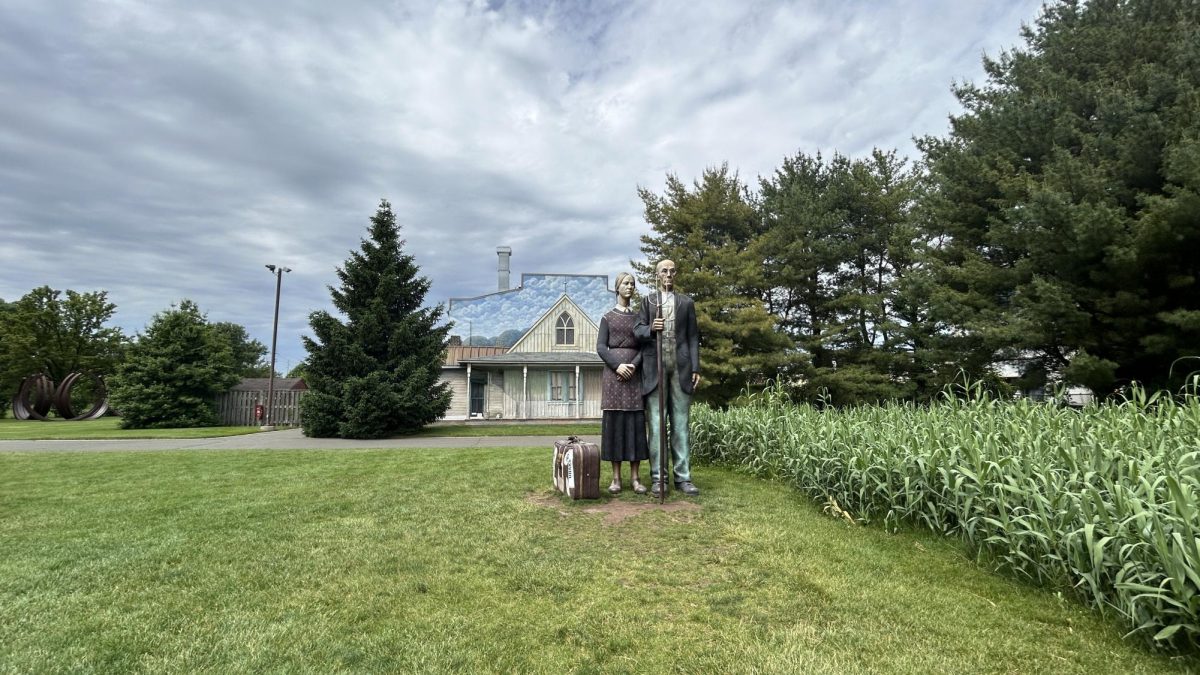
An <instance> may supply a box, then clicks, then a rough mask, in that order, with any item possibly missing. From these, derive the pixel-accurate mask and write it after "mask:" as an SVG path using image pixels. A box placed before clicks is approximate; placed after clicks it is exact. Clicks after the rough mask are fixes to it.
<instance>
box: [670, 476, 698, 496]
mask: <svg viewBox="0 0 1200 675" xmlns="http://www.w3.org/2000/svg"><path fill="white" fill-rule="evenodd" d="M675 489H676V490H679V491H680V492H682V493H683V494H685V495H687V496H689V497H695V496H696V495H698V494H700V488H698V487H696V486H695V485H692V481H690V480H684V481H680V482H678V483H676V484H675Z"/></svg>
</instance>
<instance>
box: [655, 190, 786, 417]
mask: <svg viewBox="0 0 1200 675" xmlns="http://www.w3.org/2000/svg"><path fill="white" fill-rule="evenodd" d="M638 194H639V196H640V197H641V198H642V202H643V203H644V204H645V214H646V221H647V222H648V223H650V225H651V226H652V228H653V230H654V232H655V235H654V236H651V235H643V236H642V247H641V248H642V252H643V253H645V254H646V257H647V262H644V263H638V262H634V263H633V266H634V268H635V269H636V270H637V272H638V273H639V276H640V277H641V279H642V282H643V283H644V284H646V285H647V289H653V288H654V283H655V282H654V265H655V264H656V263H657V262H658V261H659V260H662V259H664V258H667V259H670V260H673V261H675V266H676V269H677V270H679V282H678V283H679V290H680V292H682V293H685V294H687V295H690V296H691V297H692V299H693V300H695V303H696V320H697V323H698V324H699V327H700V364H701V378H702V381H701V387H700V389H699V390H698V391H697V393H696V397H697V400H701V401H706V402H709V403H714V404H717V405H721V404H724V403H727V402H729V401H731V400H732V399H734V398H735V397H737V396H738V395H739V394H740V393H741V392H742V390H743V389H745V388H746V387H747V386H756V387H757V386H762V385H763V384H765V383H767V382H768V381H770V380H772V379H774V378H775V377H777V376H778V374H779V372H780V370H781V368H784V367H785V366H786V365H787V363H788V360H789V359H790V358H793V357H794V356H795V354H794V352H791V351H789V350H790V347H791V341H790V340H789V339H788V338H787V337H786V336H785V335H784V334H783V333H781V332H780V331H779V330H778V329H777V320H776V318H775V316H773V315H772V314H771V313H770V312H768V311H767V308H766V306H765V304H764V301H763V298H764V294H765V293H766V290H767V288H768V286H769V284H768V283H767V282H766V280H765V278H764V277H763V266H762V264H761V260H759V259H758V258H757V257H756V255H757V254H756V252H755V250H754V245H755V241H756V240H757V237H758V236H759V235H760V234H761V228H762V221H761V218H760V217H759V214H758V212H757V210H756V209H755V208H754V206H753V205H752V204H751V203H750V199H749V196H748V194H747V191H746V187H745V185H743V184H742V182H741V181H740V180H739V179H738V177H737V174H736V173H732V172H730V171H729V168H728V167H727V166H722V167H720V168H718V169H707V170H705V172H704V174H703V176H702V177H701V178H700V180H698V181H696V182H695V184H694V185H693V186H692V189H690V190H689V189H688V186H686V185H685V184H684V183H683V182H682V181H680V180H679V179H678V178H677V177H676V176H668V177H667V186H666V194H664V195H663V196H659V195H656V194H654V193H653V192H651V191H649V190H646V189H640V190H639V191H638Z"/></svg>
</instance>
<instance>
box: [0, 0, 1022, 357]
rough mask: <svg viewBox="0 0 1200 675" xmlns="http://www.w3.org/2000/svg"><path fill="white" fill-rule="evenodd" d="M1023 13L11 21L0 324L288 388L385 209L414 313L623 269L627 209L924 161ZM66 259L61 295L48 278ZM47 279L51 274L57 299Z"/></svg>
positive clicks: (66, 7) (1010, 40) (617, 7)
mask: <svg viewBox="0 0 1200 675" xmlns="http://www.w3.org/2000/svg"><path fill="white" fill-rule="evenodd" d="M1038 6H1039V2H1038V1H1037V0H1022V1H1021V2H1013V3H997V4H982V5H981V4H978V3H955V2H950V0H939V1H938V2H933V3H915V4H914V3H900V2H895V1H893V2H881V3H869V4H868V3H841V2H836V3H835V2H805V3H792V2H769V1H763V2H753V3H699V4H697V3H687V2H682V1H679V2H667V3H662V2H654V3H650V2H636V3H627V2H617V1H615V0H614V1H612V2H595V3H578V2H567V1H562V2H533V1H530V2H517V1H509V2H496V1H493V2H488V3H480V2H448V3H436V4H435V3H426V2H418V1H415V0H414V1H412V2H398V3H388V4H381V3H376V2H370V1H368V0H361V1H355V2H353V3H347V2H339V3H322V2H305V1H302V0H288V1H286V2H276V3H253V2H244V1H235V0H218V1H213V2H205V3H201V4H197V3H185V2H180V1H178V0H174V1H167V2H162V3H156V4H109V3H105V4H100V3H86V2H77V3H24V4H19V5H18V6H16V7H13V6H7V7H4V8H0V63H4V67H3V68H2V69H0V96H3V98H4V100H5V105H4V106H0V236H2V237H3V245H0V297H3V298H5V299H10V298H15V297H18V296H20V295H21V294H23V293H25V292H27V291H28V290H29V289H31V288H33V287H35V286H37V285H39V284H41V283H46V284H49V285H51V286H54V287H56V288H76V289H79V290H91V289H97V288H104V289H108V290H109V294H110V298H111V299H112V301H113V302H115V303H116V304H117V305H118V316H117V320H118V322H119V323H120V324H121V325H122V327H123V328H125V329H126V330H127V331H129V332H133V331H136V330H138V329H140V328H141V327H143V326H144V325H145V323H146V322H147V321H148V320H149V319H150V317H151V316H152V315H153V314H154V313H155V312H158V311H161V310H163V309H165V308H166V307H168V306H169V305H170V304H172V303H177V302H178V301H179V300H180V299H182V298H185V297H187V298H191V299H193V300H195V301H196V302H197V303H199V304H200V306H201V308H202V309H204V310H205V311H207V312H208V313H209V316H210V318H212V319H214V320H221V321H236V322H238V323H242V324H244V325H246V327H247V329H248V330H249V331H250V333H251V335H253V336H254V337H256V338H258V339H260V340H262V341H263V342H264V343H268V342H269V340H270V327H271V315H272V309H273V307H272V305H273V300H274V298H273V291H274V281H273V278H272V277H271V276H270V275H269V274H268V273H267V271H266V270H264V269H263V267H262V266H263V264H265V263H279V264H285V265H288V266H290V267H292V268H293V270H294V271H293V272H292V273H291V274H289V275H287V276H286V277H285V278H284V287H283V297H282V308H281V315H280V359H279V363H280V366H281V367H282V368H287V367H289V366H290V365H295V363H297V362H298V361H299V360H300V359H301V358H303V350H302V348H301V347H300V342H299V335H300V334H302V333H304V332H306V330H307V325H306V319H307V316H308V314H309V312H311V311H312V310H314V309H328V308H329V296H328V291H327V290H326V286H327V285H328V284H330V283H334V282H335V278H334V275H333V270H334V268H335V267H336V266H338V265H340V264H342V262H343V261H344V260H345V257H346V254H347V252H348V251H349V250H351V249H354V248H356V247H357V246H358V242H359V240H360V238H361V237H363V236H364V235H365V232H366V226H367V219H368V218H369V217H370V215H371V214H372V213H373V212H374V209H375V206H376V204H377V203H378V200H379V199H380V198H381V197H386V198H388V199H389V200H391V202H392V203H393V205H394V207H395V209H396V212H397V215H398V218H399V220H400V222H401V224H402V226H403V231H402V235H403V236H404V237H405V238H406V240H407V241H408V249H409V252H410V253H412V254H413V255H414V256H415V257H416V259H417V262H418V264H420V265H421V267H422V272H423V273H424V274H426V275H427V276H429V277H430V279H431V280H432V281H433V288H432V290H431V293H430V296H429V298H428V300H429V301H430V302H431V303H434V302H439V301H444V300H445V299H446V298H448V297H451V296H456V297H460V296H473V295H478V294H480V293H483V292H488V291H490V290H492V289H493V288H494V286H495V282H496V279H495V266H496V255H495V247H496V246H498V245H510V246H512V247H513V249H514V254H513V261H512V264H513V279H514V280H516V279H519V278H520V274H521V273H522V272H580V273H597V274H610V275H611V274H614V273H615V272H616V271H619V270H621V269H626V268H627V267H628V261H629V259H630V258H634V259H637V258H640V251H639V248H638V247H639V241H638V237H639V235H640V234H642V233H644V232H645V224H644V223H643V221H642V218H641V211H642V205H641V203H640V201H639V200H638V199H637V195H636V188H637V186H639V185H642V186H646V187H648V188H650V189H652V190H657V189H660V188H661V186H662V182H663V179H664V176H665V175H666V173H668V172H671V173H676V174H678V175H679V176H680V177H682V178H683V179H684V180H690V179H691V178H693V177H695V176H697V175H698V174H699V172H700V171H702V170H703V169H704V168H705V167H707V166H713V165H718V164H720V163H721V162H723V161H728V162H729V164H730V166H731V167H733V168H735V169H738V170H739V171H740V173H741V176H742V177H743V179H744V180H746V181H747V182H749V183H752V184H753V183H754V182H755V177H756V176H757V175H760V174H767V173H769V172H771V171H772V170H773V169H774V168H775V167H776V166H777V165H778V163H779V161H780V160H781V159H782V158H783V157H784V156H785V155H790V154H794V153H795V152H797V151H804V152H815V151H817V150H822V151H825V152H827V153H828V152H831V151H832V150H835V149H836V150H840V151H842V152H843V153H844V154H850V155H859V154H862V153H865V152H867V151H869V150H870V148H871V147H875V146H878V147H882V148H885V149H886V148H899V149H900V150H901V152H902V153H908V154H911V153H912V152H913V149H912V144H911V141H910V138H911V136H913V135H914V134H916V135H920V134H926V133H935V134H941V133H944V132H945V129H946V116H947V115H948V114H950V113H951V112H953V111H954V110H956V106H955V103H954V100H953V97H952V96H951V94H950V83H951V80H953V79H960V80H961V79H972V78H975V79H978V78H980V77H981V75H982V72H981V68H980V66H979V56H980V54H981V53H982V52H983V51H985V50H986V51H988V52H989V53H993V54H994V53H996V52H997V51H998V50H999V49H1000V48H1002V47H1009V46H1012V45H1014V44H1016V43H1017V42H1018V39H1019V38H1018V29H1019V23H1020V21H1021V20H1030V19H1032V18H1033V17H1034V16H1035V15H1036V12H1037V8H1038ZM50 260H53V261H59V262H61V263H62V264H61V265H60V267H59V268H52V267H48V266H47V264H46V261H50ZM52 269H61V270H62V271H61V272H59V273H52V272H51V270H52Z"/></svg>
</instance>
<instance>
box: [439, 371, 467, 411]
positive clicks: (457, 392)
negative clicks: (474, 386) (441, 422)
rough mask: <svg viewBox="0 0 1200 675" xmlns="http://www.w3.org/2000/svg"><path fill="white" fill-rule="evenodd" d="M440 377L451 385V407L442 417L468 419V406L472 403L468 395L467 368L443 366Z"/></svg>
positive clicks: (441, 380) (440, 379)
mask: <svg viewBox="0 0 1200 675" xmlns="http://www.w3.org/2000/svg"><path fill="white" fill-rule="evenodd" d="M438 379H439V381H440V382H445V383H447V384H449V385H450V408H449V409H448V410H446V414H445V415H443V416H442V419H447V420H465V419H467V406H468V405H470V403H469V401H468V396H467V369H466V368H443V369H442V374H441V376H440V377H439V378H438Z"/></svg>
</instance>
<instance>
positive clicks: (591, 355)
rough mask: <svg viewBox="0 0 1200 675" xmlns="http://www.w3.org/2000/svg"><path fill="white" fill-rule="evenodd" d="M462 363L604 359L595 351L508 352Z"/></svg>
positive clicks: (592, 362)
mask: <svg viewBox="0 0 1200 675" xmlns="http://www.w3.org/2000/svg"><path fill="white" fill-rule="evenodd" d="M460 363H471V364H475V365H480V366H575V365H580V366H599V365H603V364H604V361H601V360H600V355H599V354H596V353H595V352H508V353H506V354H496V355H495V356H480V357H476V358H470V359H462V360H461V361H460Z"/></svg>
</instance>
